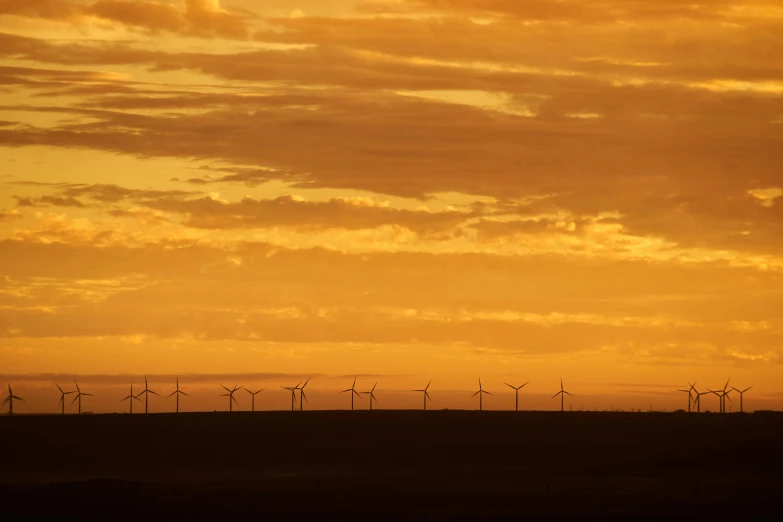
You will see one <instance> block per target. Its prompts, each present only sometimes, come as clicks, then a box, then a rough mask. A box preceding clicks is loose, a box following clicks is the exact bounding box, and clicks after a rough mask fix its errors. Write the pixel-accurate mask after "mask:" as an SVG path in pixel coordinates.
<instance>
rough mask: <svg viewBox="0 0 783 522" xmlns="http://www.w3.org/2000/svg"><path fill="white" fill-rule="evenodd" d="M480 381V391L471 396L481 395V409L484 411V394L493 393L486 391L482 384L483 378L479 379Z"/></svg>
mask: <svg viewBox="0 0 783 522" xmlns="http://www.w3.org/2000/svg"><path fill="white" fill-rule="evenodd" d="M478 381H479V389H478V391H477V392H476V393H474V394H473V395H471V396H470V398H471V399H472V398H473V397H475V396H476V395H478V396H479V411H484V394H485V393H486V394H487V395H492V394H491V393H489V392H488V391H484V388H483V387H482V386H481V379H479V380H478Z"/></svg>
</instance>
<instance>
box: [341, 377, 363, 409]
mask: <svg viewBox="0 0 783 522" xmlns="http://www.w3.org/2000/svg"><path fill="white" fill-rule="evenodd" d="M345 392H351V411H353V398H354V396H356V397H359V398H360V399H361V398H362V396H361V395H359V392H358V391H356V377H354V378H353V384H352V385H351V387H350V388H348V389H347V390H343V391H341V392H340V393H345Z"/></svg>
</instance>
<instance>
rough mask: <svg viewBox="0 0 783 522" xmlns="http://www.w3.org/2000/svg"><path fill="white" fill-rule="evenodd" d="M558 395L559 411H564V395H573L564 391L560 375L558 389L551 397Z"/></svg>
mask: <svg viewBox="0 0 783 522" xmlns="http://www.w3.org/2000/svg"><path fill="white" fill-rule="evenodd" d="M558 395H559V396H560V411H561V412H563V411H565V396H566V395H570V396H571V397H573V395H571V394H570V393H568V392H567V391H565V389H564V388H563V378H562V377H560V391H559V392H557V393H556V394H554V395H552V398H553V399H554V398H555V397H557V396H558Z"/></svg>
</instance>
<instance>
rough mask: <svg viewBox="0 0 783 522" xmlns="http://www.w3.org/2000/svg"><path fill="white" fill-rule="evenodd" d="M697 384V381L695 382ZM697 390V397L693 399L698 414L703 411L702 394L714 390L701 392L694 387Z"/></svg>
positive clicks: (707, 393)
mask: <svg viewBox="0 0 783 522" xmlns="http://www.w3.org/2000/svg"><path fill="white" fill-rule="evenodd" d="M694 384H695V383H694ZM693 390H694V391H695V392H696V398H695V399H693V402H694V404H696V414H697V415H698V414H700V413H701V396H702V395H709V394H710V393H712V392H709V391H706V392H700V391H698V390H697V389H696V388H694V389H693Z"/></svg>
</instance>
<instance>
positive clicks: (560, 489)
mask: <svg viewBox="0 0 783 522" xmlns="http://www.w3.org/2000/svg"><path fill="white" fill-rule="evenodd" d="M0 448H2V450H3V452H4V455H3V458H2V461H0V482H2V484H0V506H2V507H1V508H0V515H12V516H11V517H10V518H7V517H5V516H4V517H3V519H4V520H22V519H28V518H29V519H32V518H34V517H37V518H40V517H46V518H51V517H54V516H56V517H57V519H58V520H64V519H67V520H71V519H74V520H76V519H78V520H85V519H101V520H107V521H113V520H126V519H127V520H130V519H134V520H138V519H146V520H154V519H164V518H165V519H167V520H206V519H209V520H286V521H288V520H303V519H308V520H315V521H321V520H326V519H328V520H331V519H335V520H337V519H339V520H376V521H377V520H424V519H426V520H519V519H529V520H661V519H667V520H672V519H677V520H680V519H682V520H686V519H688V520H695V519H694V518H692V517H694V516H698V517H701V518H704V517H707V516H708V517H710V519H711V520H726V519H730V520H735V521H737V520H742V519H748V520H750V519H753V520H762V519H765V520H773V519H778V517H779V516H781V508H782V507H783V471H782V470H781V464H783V414H773V413H768V414H746V415H739V414H729V415H725V416H723V417H721V416H720V415H717V414H702V415H701V416H700V417H698V418H697V416H696V415H695V414H691V415H688V414H678V413H595V412H566V413H559V412H557V413H553V412H520V413H514V412H472V411H432V412H421V411H382V410H381V411H374V412H367V411H361V412H359V411H357V412H335V411H332V412H259V413H249V412H235V413H230V414H229V413H181V414H179V415H174V414H150V415H143V414H137V415H133V416H129V415H83V416H81V417H78V416H75V415H68V416H65V417H60V416H21V417H13V418H8V417H4V418H0Z"/></svg>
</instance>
